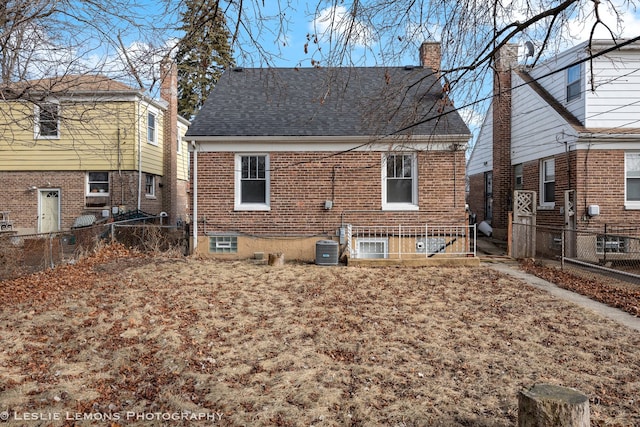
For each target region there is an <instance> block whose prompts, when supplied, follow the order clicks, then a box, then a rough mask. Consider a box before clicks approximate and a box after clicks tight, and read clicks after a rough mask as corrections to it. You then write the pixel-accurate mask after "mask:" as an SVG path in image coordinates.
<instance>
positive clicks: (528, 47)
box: [524, 41, 534, 58]
mask: <svg viewBox="0 0 640 427" xmlns="http://www.w3.org/2000/svg"><path fill="white" fill-rule="evenodd" d="M533 51H534V47H533V43H531V42H530V41H527V42H525V43H524V57H525V58H529V57H533Z"/></svg>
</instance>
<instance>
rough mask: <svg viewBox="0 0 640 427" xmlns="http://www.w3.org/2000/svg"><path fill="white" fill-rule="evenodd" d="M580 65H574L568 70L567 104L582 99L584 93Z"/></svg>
mask: <svg viewBox="0 0 640 427" xmlns="http://www.w3.org/2000/svg"><path fill="white" fill-rule="evenodd" d="M580 71H581V69H580V64H577V65H574V66H573V67H570V68H569V69H568V70H567V102H570V101H573V100H574V99H578V98H580V93H581V92H582V84H581V82H582V78H581V72H580Z"/></svg>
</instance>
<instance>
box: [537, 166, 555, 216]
mask: <svg viewBox="0 0 640 427" xmlns="http://www.w3.org/2000/svg"><path fill="white" fill-rule="evenodd" d="M549 162H552V163H553V180H551V179H548V177H547V175H546V165H547V163H549ZM551 182H553V189H554V190H553V201H551V202H548V201H545V199H546V195H547V194H546V191H545V184H547V183H551ZM555 183H556V161H555V158H553V157H549V158H547V159H542V160H540V206H539V207H541V208H543V209H544V208H547V209H552V208H554V207H555V206H556V194H555V193H556V191H555Z"/></svg>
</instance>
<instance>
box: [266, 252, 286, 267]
mask: <svg viewBox="0 0 640 427" xmlns="http://www.w3.org/2000/svg"><path fill="white" fill-rule="evenodd" d="M269 265H276V266H277V265H284V254H283V253H281V252H278V253H274V254H269Z"/></svg>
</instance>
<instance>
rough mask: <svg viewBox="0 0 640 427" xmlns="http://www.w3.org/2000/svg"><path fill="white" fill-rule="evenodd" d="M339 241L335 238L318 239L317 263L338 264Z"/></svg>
mask: <svg viewBox="0 0 640 427" xmlns="http://www.w3.org/2000/svg"><path fill="white" fill-rule="evenodd" d="M338 252H339V246H338V242H335V241H333V240H318V241H317V242H316V264H317V265H338V256H339V253H338Z"/></svg>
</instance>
